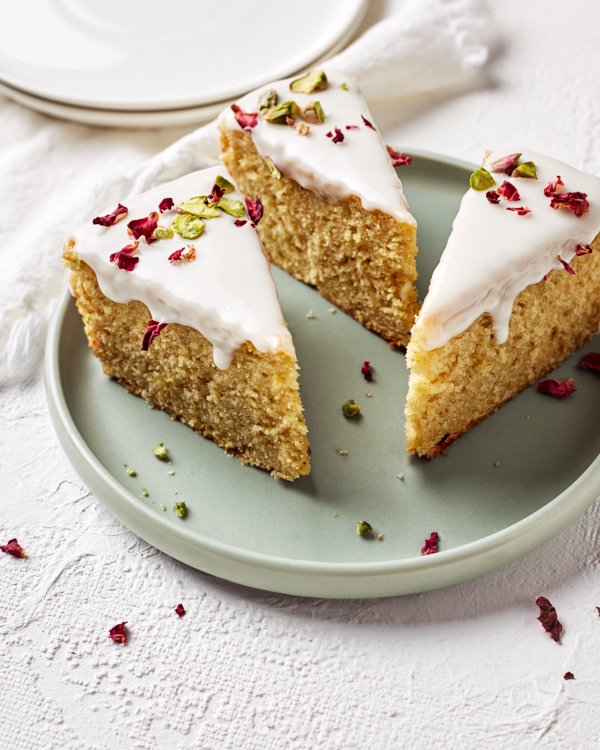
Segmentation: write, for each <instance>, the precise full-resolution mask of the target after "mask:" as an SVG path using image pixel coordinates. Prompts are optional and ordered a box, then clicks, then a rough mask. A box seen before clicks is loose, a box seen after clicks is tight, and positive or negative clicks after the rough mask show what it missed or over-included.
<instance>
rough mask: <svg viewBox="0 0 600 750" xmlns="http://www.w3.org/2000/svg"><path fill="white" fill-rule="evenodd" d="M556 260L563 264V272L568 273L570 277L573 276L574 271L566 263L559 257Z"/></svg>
mask: <svg viewBox="0 0 600 750" xmlns="http://www.w3.org/2000/svg"><path fill="white" fill-rule="evenodd" d="M558 259H559V260H560V262H561V263H562V264H563V267H564V269H565V271H568V272H569V273H570V274H571V276H575V271H574V270H573V269H572V268H571V266H570V265H569V264H568V263H567V261H566V260H563V259H562V258H561V257H560V256H558Z"/></svg>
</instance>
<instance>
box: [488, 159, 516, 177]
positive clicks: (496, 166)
mask: <svg viewBox="0 0 600 750" xmlns="http://www.w3.org/2000/svg"><path fill="white" fill-rule="evenodd" d="M520 157H521V154H510V156H504V157H503V158H502V159H498V160H497V161H495V162H494V163H493V164H492V166H491V167H490V169H491V170H492V172H501V173H504V174H512V173H513V172H514V171H515V169H516V168H517V167H518V166H519V158H520Z"/></svg>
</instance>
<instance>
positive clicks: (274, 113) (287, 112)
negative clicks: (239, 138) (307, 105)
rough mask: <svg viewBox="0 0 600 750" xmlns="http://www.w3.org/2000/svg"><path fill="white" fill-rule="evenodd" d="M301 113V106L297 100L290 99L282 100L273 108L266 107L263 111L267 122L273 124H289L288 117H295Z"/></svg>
mask: <svg viewBox="0 0 600 750" xmlns="http://www.w3.org/2000/svg"><path fill="white" fill-rule="evenodd" d="M299 114H300V107H299V106H298V105H297V104H296V102H293V101H290V100H288V101H287V102H281V104H278V105H277V106H275V107H271V109H266V110H265V111H264V112H263V117H264V118H265V120H266V121H267V122H270V123H271V124H273V125H287V118H288V117H291V118H295V117H297V116H298V115H299Z"/></svg>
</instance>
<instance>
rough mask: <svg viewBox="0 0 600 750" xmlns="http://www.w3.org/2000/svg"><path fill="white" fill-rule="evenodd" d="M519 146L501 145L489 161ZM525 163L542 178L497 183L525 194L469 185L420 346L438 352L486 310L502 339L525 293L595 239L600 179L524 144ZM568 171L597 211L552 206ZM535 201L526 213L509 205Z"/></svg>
mask: <svg viewBox="0 0 600 750" xmlns="http://www.w3.org/2000/svg"><path fill="white" fill-rule="evenodd" d="M512 153H518V149H513V150H512V151H510V150H503V151H494V152H492V153H490V154H488V155H487V157H486V159H485V161H484V163H483V165H482V166H483V167H485V168H486V169H487V170H488V171H490V172H491V165H492V164H493V163H494V162H495V161H497V160H498V159H500V158H502V157H505V156H507V155H508V154H512ZM520 161H521V163H524V162H528V161H533V162H534V163H535V166H536V168H537V176H538V179H537V180H535V179H532V178H524V177H516V178H513V177H509V176H508V175H505V174H498V173H496V172H494V173H492V176H493V177H494V179H495V180H496V185H495V186H494V187H493V188H492V190H496V188H497V187H500V185H501V184H502V183H503V182H504V180H507V181H508V182H510V183H511V184H512V185H514V186H515V187H516V189H517V190H518V192H519V196H520V198H519V200H518V201H508V200H506V199H505V198H500V202H499V203H498V204H497V205H494V204H492V203H489V202H488V200H487V198H486V191H485V190H484V191H476V190H473V189H469V190H468V192H467V193H466V194H465V196H464V198H463V199H462V202H461V205H460V210H459V212H458V214H457V216H456V218H455V220H454V223H453V225H452V234H451V235H450V238H449V239H448V244H447V246H446V249H445V250H444V253H443V255H442V258H441V260H440V263H439V265H438V266H437V268H436V269H435V271H434V273H433V276H432V277H431V283H430V286H429V291H428V293H427V297H426V298H425V302H424V303H423V307H422V309H421V312H420V314H419V317H418V319H417V323H416V324H415V330H416V331H418V332H419V333H420V335H421V337H422V338H421V342H420V345H421V347H422V348H423V349H425V350H427V351H431V350H432V349H437V348H438V347H440V346H444V344H446V343H447V342H448V341H450V339H451V338H453V337H454V336H457V335H458V334H459V333H462V332H463V331H465V330H466V329H467V328H468V327H469V326H470V325H471V323H473V322H474V321H475V320H477V319H478V318H479V316H480V315H482V314H483V313H484V312H488V313H490V315H491V316H492V319H493V324H494V334H495V336H496V338H497V341H498V343H499V344H503V343H504V342H505V341H506V339H507V338H508V327H509V321H510V316H511V313H512V308H513V304H514V301H515V299H516V297H517V295H518V294H519V293H520V292H522V291H523V289H525V288H526V287H528V286H530V285H531V284H537V283H538V282H539V281H541V280H542V279H543V278H544V276H545V275H546V274H547V273H549V272H550V271H551V270H553V269H562V268H563V264H562V263H561V262H560V260H559V257H560V258H562V260H563V261H566V262H567V263H569V262H570V261H571V260H572V258H573V257H574V256H575V251H576V248H577V245H579V244H582V245H587V244H589V243H590V242H591V241H592V240H593V239H594V237H595V236H596V234H598V231H600V179H598V178H597V177H595V176H594V175H591V174H587V173H585V172H580V171H579V170H578V169H574V168H573V167H569V166H568V165H566V164H564V163H563V162H560V161H557V160H556V159H550V158H548V157H546V156H541V155H540V154H536V153H534V152H533V151H524V152H523V153H522V155H521V159H520ZM558 175H560V177H561V179H562V181H563V183H564V186H561V187H559V188H558V190H559V191H564V192H582V193H587V196H588V201H589V204H590V207H589V212H588V213H586V214H584V215H583V216H581V217H580V218H578V217H577V216H575V214H574V213H573V212H572V211H570V210H568V209H565V208H559V209H552V208H550V200H551V199H550V198H548V197H547V196H545V195H544V188H545V187H546V185H547V184H548V183H549V182H552V181H554V180H556V178H557V176H558ZM517 206H527V207H528V208H530V209H531V213H529V214H527V215H525V216H519V215H518V214H517V213H516V212H515V211H507V210H506V209H507V208H509V207H510V208H513V207H517Z"/></svg>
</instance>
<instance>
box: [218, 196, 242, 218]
mask: <svg viewBox="0 0 600 750" xmlns="http://www.w3.org/2000/svg"><path fill="white" fill-rule="evenodd" d="M219 208H220V209H222V210H223V211H225V213H226V214H229V215H230V216H235V217H237V218H239V217H240V216H245V215H246V209H245V208H244V204H243V203H242V202H241V201H236V200H234V199H233V198H221V200H220V201H219Z"/></svg>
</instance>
